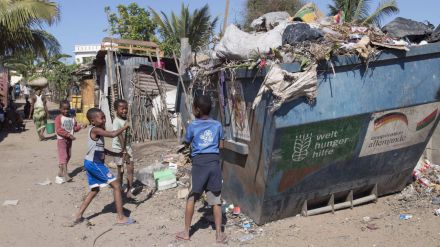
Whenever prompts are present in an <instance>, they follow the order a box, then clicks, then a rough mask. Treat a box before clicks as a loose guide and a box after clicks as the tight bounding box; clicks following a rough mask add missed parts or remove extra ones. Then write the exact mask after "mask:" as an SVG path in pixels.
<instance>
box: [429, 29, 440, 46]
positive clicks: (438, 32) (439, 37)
mask: <svg viewBox="0 0 440 247" xmlns="http://www.w3.org/2000/svg"><path fill="white" fill-rule="evenodd" d="M438 41H440V25H438V26H437V28H436V29H435V30H434V32H433V33H432V34H431V36H430V37H429V38H428V42H431V43H432V42H438Z"/></svg>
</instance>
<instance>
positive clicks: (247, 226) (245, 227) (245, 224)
mask: <svg viewBox="0 0 440 247" xmlns="http://www.w3.org/2000/svg"><path fill="white" fill-rule="evenodd" d="M243 228H244V229H245V230H249V229H250V228H251V224H250V223H249V222H245V223H243Z"/></svg>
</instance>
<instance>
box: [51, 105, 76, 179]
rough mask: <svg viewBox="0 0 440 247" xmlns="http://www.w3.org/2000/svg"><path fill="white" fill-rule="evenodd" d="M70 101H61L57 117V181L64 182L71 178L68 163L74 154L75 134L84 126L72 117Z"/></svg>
mask: <svg viewBox="0 0 440 247" xmlns="http://www.w3.org/2000/svg"><path fill="white" fill-rule="evenodd" d="M69 112H70V103H69V101H67V100H63V101H61V102H60V114H59V115H58V116H57V117H56V118H55V130H56V133H57V148H58V167H59V168H58V176H56V177H55V183H57V184H62V183H65V182H68V181H70V180H71V178H70V177H69V175H68V173H67V163H68V162H69V160H70V157H71V154H72V141H73V140H75V137H74V136H73V134H74V133H75V132H78V131H79V130H80V129H81V128H82V126H81V125H78V123H77V122H76V120H75V118H73V117H70V115H69Z"/></svg>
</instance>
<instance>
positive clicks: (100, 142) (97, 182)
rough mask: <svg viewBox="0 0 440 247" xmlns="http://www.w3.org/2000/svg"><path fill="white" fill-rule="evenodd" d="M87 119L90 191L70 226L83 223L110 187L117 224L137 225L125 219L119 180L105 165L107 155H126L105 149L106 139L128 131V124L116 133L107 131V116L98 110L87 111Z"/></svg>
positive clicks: (87, 160)
mask: <svg viewBox="0 0 440 247" xmlns="http://www.w3.org/2000/svg"><path fill="white" fill-rule="evenodd" d="M87 119H88V120H89V122H90V124H91V125H92V126H91V127H90V129H89V134H88V140H87V142H88V144H87V146H88V147H87V153H86V157H85V159H84V168H85V169H86V172H87V180H88V183H89V187H90V191H89V193H88V194H87V196H86V198H85V199H84V202H83V203H82V204H81V207H80V209H79V211H78V213H77V214H76V217H75V220H74V221H73V223H72V224H71V225H69V226H74V225H76V224H79V223H81V222H83V221H84V220H85V219H84V218H83V214H84V212H85V211H86V209H87V207H88V206H89V205H90V203H91V202H92V200H93V198H95V196H96V195H97V194H98V192H99V189H100V188H101V187H105V186H107V185H110V186H111V187H112V189H113V196H114V201H115V206H116V213H117V217H116V224H119V225H130V224H133V223H135V222H136V221H134V220H133V219H131V218H129V217H125V215H124V212H123V208H122V195H121V186H120V184H119V181H118V180H117V178H116V177H115V176H114V175H113V174H112V173H111V172H110V171H109V169H108V168H107V166H106V165H105V164H104V161H105V155H111V156H119V157H122V156H123V155H124V153H114V152H111V151H109V150H107V149H105V148H104V147H105V145H104V137H111V138H114V137H117V136H118V135H120V134H121V133H122V132H124V131H125V130H127V129H128V127H129V126H128V124H125V125H124V126H123V127H122V128H120V129H118V130H114V131H106V130H105V122H106V120H105V115H104V113H103V112H102V111H101V110H100V109H98V108H92V109H90V110H88V111H87Z"/></svg>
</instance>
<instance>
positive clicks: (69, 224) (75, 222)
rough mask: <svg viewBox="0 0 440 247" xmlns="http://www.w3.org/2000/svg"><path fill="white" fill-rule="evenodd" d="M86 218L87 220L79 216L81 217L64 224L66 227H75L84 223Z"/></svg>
mask: <svg viewBox="0 0 440 247" xmlns="http://www.w3.org/2000/svg"><path fill="white" fill-rule="evenodd" d="M85 220H86V218H83V217H79V218H76V219H75V220H74V221H72V222H70V223H67V224H64V226H65V227H74V226H76V225H78V224H81V223H83V222H84V221H85Z"/></svg>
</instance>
